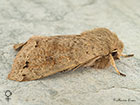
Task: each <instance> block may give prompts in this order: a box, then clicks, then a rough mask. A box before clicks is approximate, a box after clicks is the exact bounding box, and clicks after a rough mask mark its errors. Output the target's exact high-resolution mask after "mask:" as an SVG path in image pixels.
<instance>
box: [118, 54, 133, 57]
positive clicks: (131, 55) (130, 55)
mask: <svg viewBox="0 0 140 105" xmlns="http://www.w3.org/2000/svg"><path fill="white" fill-rule="evenodd" d="M120 56H122V57H125V58H127V57H133V56H134V54H129V55H123V54H121V55H120Z"/></svg>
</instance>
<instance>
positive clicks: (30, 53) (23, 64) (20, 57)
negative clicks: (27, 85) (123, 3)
mask: <svg viewBox="0 0 140 105" xmlns="http://www.w3.org/2000/svg"><path fill="white" fill-rule="evenodd" d="M76 38H77V37H75V36H64V37H63V36H62V37H57V36H56V37H37V36H36V37H32V38H30V39H29V40H28V41H27V44H26V45H24V46H23V48H22V49H21V50H20V51H19V52H18V54H17V56H16V58H15V60H14V64H13V65H12V71H11V72H10V74H9V75H8V79H11V80H16V81H30V80H35V79H40V78H44V77H47V76H49V75H52V74H55V73H57V72H60V71H63V70H67V69H69V68H75V67H76V66H78V65H79V64H84V63H86V62H87V61H88V60H90V59H91V58H94V56H93V55H94V54H91V51H90V49H88V47H87V46H88V41H85V39H81V36H78V39H76ZM70 41H71V42H70ZM75 41H76V42H75ZM81 49H82V50H81ZM87 51H89V52H88V53H87Z"/></svg>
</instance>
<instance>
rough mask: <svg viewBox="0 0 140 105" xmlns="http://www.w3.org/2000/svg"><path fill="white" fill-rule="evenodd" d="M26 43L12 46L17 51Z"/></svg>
mask: <svg viewBox="0 0 140 105" xmlns="http://www.w3.org/2000/svg"><path fill="white" fill-rule="evenodd" d="M25 44H26V43H19V44H15V45H14V46H13V48H14V50H16V51H19V50H20V49H21V48H22V47H23V46H24V45H25Z"/></svg>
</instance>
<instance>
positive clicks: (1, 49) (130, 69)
mask: <svg viewBox="0 0 140 105" xmlns="http://www.w3.org/2000/svg"><path fill="white" fill-rule="evenodd" d="M96 27H106V28H109V29H110V30H111V31H113V32H116V33H117V35H118V37H119V38H120V39H121V40H122V41H123V42H124V45H125V48H124V53H125V54H129V53H134V54H135V56H134V57H132V58H126V59H121V60H120V61H116V65H117V67H118V69H119V70H120V71H121V72H123V73H125V74H126V75H127V76H126V77H122V76H119V75H117V74H116V72H115V70H114V68H113V67H109V68H107V69H103V70H96V69H92V68H88V69H78V70H76V71H74V72H72V71H70V72H64V73H57V74H55V75H53V76H50V77H47V78H44V79H40V80H36V81H29V82H16V81H11V80H8V79H7V75H8V73H9V72H10V70H11V65H12V63H13V59H14V58H15V55H16V53H17V52H16V51H14V50H13V48H12V47H13V44H16V43H20V42H25V41H26V40H28V39H29V38H30V37H31V36H32V35H46V36H52V35H64V34H79V33H81V32H82V31H85V30H88V29H93V28H96ZM139 45H140V1H139V0H0V105H8V102H7V101H6V100H5V98H6V96H5V95H4V93H5V91H6V90H10V91H11V92H12V93H13V94H12V96H11V97H10V98H11V100H10V101H9V105H64V104H65V105H112V104H113V105H132V104H133V105H140V46H139ZM119 99H120V100H121V101H119ZM125 100H126V101H125ZM129 100H131V101H129Z"/></svg>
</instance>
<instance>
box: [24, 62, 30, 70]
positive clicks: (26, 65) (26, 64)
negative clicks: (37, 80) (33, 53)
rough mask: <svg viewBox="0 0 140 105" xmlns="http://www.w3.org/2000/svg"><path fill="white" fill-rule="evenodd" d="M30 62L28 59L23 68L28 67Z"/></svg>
mask: <svg viewBox="0 0 140 105" xmlns="http://www.w3.org/2000/svg"><path fill="white" fill-rule="evenodd" d="M28 64H29V62H28V61H26V62H25V66H24V67H23V69H25V68H27V67H28Z"/></svg>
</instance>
